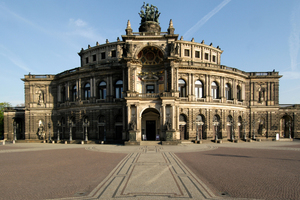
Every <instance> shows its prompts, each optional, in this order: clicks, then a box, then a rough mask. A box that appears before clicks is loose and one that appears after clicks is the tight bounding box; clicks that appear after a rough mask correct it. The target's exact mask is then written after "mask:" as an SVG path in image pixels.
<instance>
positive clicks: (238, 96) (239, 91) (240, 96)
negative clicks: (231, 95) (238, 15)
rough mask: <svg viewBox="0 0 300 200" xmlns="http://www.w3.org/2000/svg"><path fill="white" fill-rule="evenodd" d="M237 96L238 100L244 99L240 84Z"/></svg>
mask: <svg viewBox="0 0 300 200" xmlns="http://www.w3.org/2000/svg"><path fill="white" fill-rule="evenodd" d="M236 98H237V100H238V101H242V90H241V87H240V86H239V85H238V86H237V87H236Z"/></svg>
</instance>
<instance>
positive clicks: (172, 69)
mask: <svg viewBox="0 0 300 200" xmlns="http://www.w3.org/2000/svg"><path fill="white" fill-rule="evenodd" d="M173 76H174V68H173V67H171V77H170V78H171V90H174V77H173Z"/></svg>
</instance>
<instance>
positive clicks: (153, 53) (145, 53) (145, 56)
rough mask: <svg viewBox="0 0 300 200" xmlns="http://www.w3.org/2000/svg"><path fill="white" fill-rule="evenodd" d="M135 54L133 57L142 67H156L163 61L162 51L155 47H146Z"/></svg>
mask: <svg viewBox="0 0 300 200" xmlns="http://www.w3.org/2000/svg"><path fill="white" fill-rule="evenodd" d="M137 52H138V53H137V55H136V56H135V57H136V59H138V60H139V61H140V63H141V64H142V65H158V64H162V62H163V60H164V53H163V51H162V50H161V49H160V48H158V47H155V46H146V47H144V48H142V49H141V50H139V51H137Z"/></svg>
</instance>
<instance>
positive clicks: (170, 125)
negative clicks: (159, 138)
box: [166, 119, 172, 131]
mask: <svg viewBox="0 0 300 200" xmlns="http://www.w3.org/2000/svg"><path fill="white" fill-rule="evenodd" d="M166 129H167V130H168V131H170V130H171V129H172V124H171V122H170V119H168V120H167V122H166Z"/></svg>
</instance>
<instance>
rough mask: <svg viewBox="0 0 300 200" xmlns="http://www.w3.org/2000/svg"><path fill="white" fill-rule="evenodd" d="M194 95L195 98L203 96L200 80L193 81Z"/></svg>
mask: <svg viewBox="0 0 300 200" xmlns="http://www.w3.org/2000/svg"><path fill="white" fill-rule="evenodd" d="M195 96H196V98H203V97H204V95H203V84H202V81H200V80H197V81H196V82H195Z"/></svg>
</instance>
